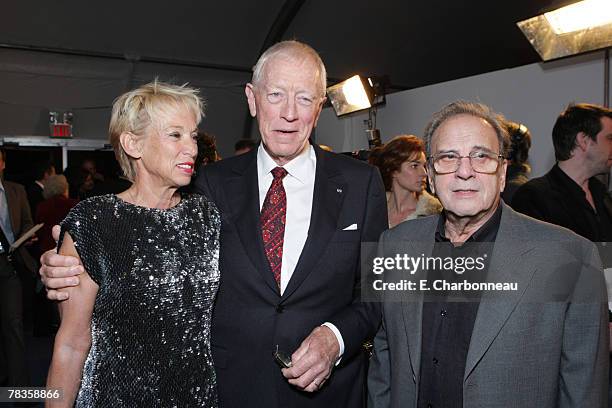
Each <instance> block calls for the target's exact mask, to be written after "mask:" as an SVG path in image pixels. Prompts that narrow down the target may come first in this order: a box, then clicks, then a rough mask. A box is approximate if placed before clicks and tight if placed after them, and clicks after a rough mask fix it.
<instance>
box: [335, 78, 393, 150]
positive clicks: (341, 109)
mask: <svg viewBox="0 0 612 408" xmlns="http://www.w3.org/2000/svg"><path fill="white" fill-rule="evenodd" d="M388 85H389V77H387V76H373V77H369V78H364V77H362V76H360V75H354V76H352V77H350V78H349V79H346V80H344V81H342V82H340V83H337V84H336V85H333V86H330V87H329V88H327V97H328V98H329V101H330V102H331V104H332V106H333V107H334V111H335V112H336V115H337V116H342V115H346V114H349V113H352V112H357V111H361V110H364V109H368V119H367V120H364V124H365V126H366V135H367V138H368V145H369V146H370V148H374V147H376V146H380V144H381V139H380V131H379V130H378V129H376V108H377V106H379V105H383V104H385V103H386V98H385V93H386V89H387V86H388Z"/></svg>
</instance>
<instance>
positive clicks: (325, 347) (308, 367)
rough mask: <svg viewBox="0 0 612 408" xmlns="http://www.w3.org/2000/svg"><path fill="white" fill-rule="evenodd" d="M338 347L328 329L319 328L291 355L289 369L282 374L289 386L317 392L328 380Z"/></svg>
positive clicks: (334, 337) (332, 333)
mask: <svg viewBox="0 0 612 408" xmlns="http://www.w3.org/2000/svg"><path fill="white" fill-rule="evenodd" d="M339 352H340V345H339V344H338V340H337V339H336V336H335V335H334V332H332V331H331V329H330V328H329V327H326V326H319V327H317V328H316V329H314V330H313V331H312V333H310V334H309V335H308V337H306V338H305V339H304V341H302V344H301V345H300V347H299V348H298V349H297V350H296V351H295V352H294V353H293V354H292V355H291V361H292V366H291V368H283V369H282V372H283V375H284V376H285V378H287V379H288V380H289V384H292V385H295V386H296V387H298V388H299V389H301V390H303V391H307V392H314V391H317V390H318V389H319V388H321V386H322V385H323V383H324V382H325V381H326V380H327V379H328V378H329V376H330V375H331V372H332V368H333V367H334V364H335V363H336V360H337V359H338V357H339V356H338V354H339Z"/></svg>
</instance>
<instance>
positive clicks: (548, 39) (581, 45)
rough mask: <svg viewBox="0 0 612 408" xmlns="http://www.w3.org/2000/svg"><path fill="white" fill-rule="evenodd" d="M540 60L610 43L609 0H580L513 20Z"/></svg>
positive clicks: (611, 19) (611, 11)
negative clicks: (525, 18) (522, 18)
mask: <svg viewBox="0 0 612 408" xmlns="http://www.w3.org/2000/svg"><path fill="white" fill-rule="evenodd" d="M517 25H518V27H519V28H520V29H521V31H522V32H523V34H524V35H525V37H527V39H528V40H529V42H530V43H531V45H532V46H533V47H534V48H535V50H536V51H537V52H538V54H540V57H541V58H542V59H543V60H544V61H548V60H551V59H556V58H561V57H566V56H570V55H575V54H581V53H584V52H588V51H595V50H598V49H602V48H608V47H611V46H612V0H582V1H579V2H577V3H573V4H570V5H568V6H565V7H561V8H558V9H556V10H552V11H549V12H546V13H543V14H540V15H539V16H536V17H533V18H530V19H527V20H524V21H520V22H518V23H517Z"/></svg>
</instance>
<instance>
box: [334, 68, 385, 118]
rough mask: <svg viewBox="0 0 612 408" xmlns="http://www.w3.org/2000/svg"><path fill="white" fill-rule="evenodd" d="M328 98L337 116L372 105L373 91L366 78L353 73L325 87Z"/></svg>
mask: <svg viewBox="0 0 612 408" xmlns="http://www.w3.org/2000/svg"><path fill="white" fill-rule="evenodd" d="M327 97H328V98H329V100H330V102H331V104H332V106H333V107H334V111H335V112H336V115H337V116H342V115H346V114H348V113H352V112H357V111H360V110H363V109H368V108H371V107H372V102H373V97H374V92H373V88H372V86H371V85H370V83H369V82H368V81H367V80H364V79H363V78H362V77H361V76H359V75H355V76H352V77H350V78H349V79H347V80H345V81H342V82H340V83H338V84H336V85H333V86H330V87H329V88H327Z"/></svg>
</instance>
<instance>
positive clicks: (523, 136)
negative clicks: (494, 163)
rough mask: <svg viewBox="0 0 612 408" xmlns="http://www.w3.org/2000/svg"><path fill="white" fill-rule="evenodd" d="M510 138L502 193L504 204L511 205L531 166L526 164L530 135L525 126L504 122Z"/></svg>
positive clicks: (527, 176)
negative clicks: (504, 184) (504, 185)
mask: <svg viewBox="0 0 612 408" xmlns="http://www.w3.org/2000/svg"><path fill="white" fill-rule="evenodd" d="M504 125H505V126H506V130H507V131H508V135H509V137H510V150H509V151H508V157H507V159H508V170H507V171H506V187H505V188H504V191H503V193H502V198H503V199H504V202H505V203H506V204H508V205H512V204H511V203H512V199H513V197H514V193H516V190H518V188H519V187H520V186H522V185H523V184H525V183H526V182H527V181H528V180H529V174H530V173H531V166H529V164H528V163H527V160H528V159H529V149H530V148H531V133H530V132H529V129H527V126H525V125H523V124H521V123H516V122H511V121H509V120H507V121H505V122H504Z"/></svg>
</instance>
